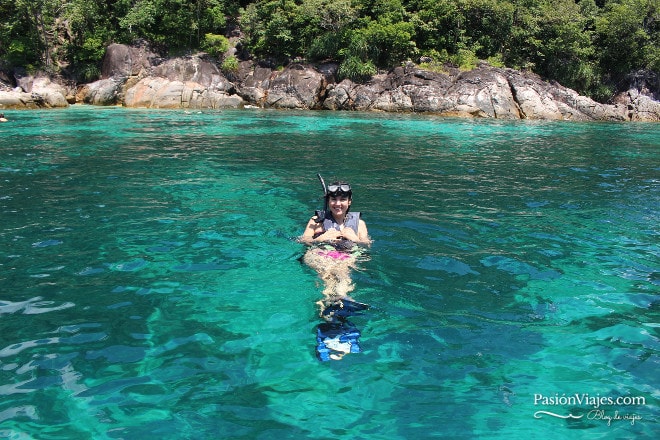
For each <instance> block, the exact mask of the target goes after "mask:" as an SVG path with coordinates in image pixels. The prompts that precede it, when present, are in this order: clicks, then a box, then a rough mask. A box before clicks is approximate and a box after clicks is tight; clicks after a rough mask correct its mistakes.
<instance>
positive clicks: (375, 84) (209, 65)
mask: <svg viewBox="0 0 660 440" xmlns="http://www.w3.org/2000/svg"><path fill="white" fill-rule="evenodd" d="M336 72H337V65H336V64H334V63H327V64H319V65H310V64H302V63H292V64H290V65H288V66H287V67H286V68H284V69H281V70H278V69H273V68H270V67H265V66H261V65H259V64H257V63H255V62H253V61H243V62H241V63H240V65H239V69H238V71H237V72H233V73H232V74H229V75H224V74H223V73H222V72H221V70H220V69H219V68H218V66H217V64H216V62H215V61H214V60H212V59H210V58H209V57H208V56H206V54H198V55H193V56H187V57H177V58H165V59H164V58H160V57H158V56H157V55H156V54H154V53H152V52H150V51H149V50H148V49H146V48H145V47H134V46H126V45H120V44H112V45H110V46H109V47H108V49H107V52H106V56H105V59H104V62H103V67H102V71H101V79H100V80H98V81H95V82H92V83H89V84H83V85H72V84H66V83H63V82H58V81H57V80H55V79H51V78H48V77H44V76H38V77H32V76H29V75H16V74H14V75H13V78H9V77H8V75H6V74H4V75H2V76H0V81H1V83H0V109H38V108H59V107H67V106H68V105H70V104H91V105H98V106H110V105H121V106H125V107H134V108H188V109H222V108H243V107H248V106H256V107H261V108H279V109H308V110H348V111H382V112H420V113H433V114H439V115H447V116H461V117H482V118H497V119H508V120H516V119H534V120H572V121H653V122H658V121H660V101H658V97H657V96H654V94H653V92H651V91H649V90H648V88H647V87H646V84H645V83H644V82H643V81H642V82H641V83H640V84H639V85H636V86H632V87H631V88H630V89H629V90H628V91H627V92H625V93H622V94H620V95H618V96H617V97H616V99H615V100H614V102H615V103H614V104H600V103H597V102H595V101H593V100H591V99H590V98H587V97H584V96H580V95H579V94H578V93H577V92H575V91H573V90H571V89H568V88H566V87H563V86H561V85H559V84H556V83H550V82H547V81H543V80H542V79H541V78H540V77H538V76H537V75H534V74H530V73H525V72H520V71H516V70H513V69H506V68H497V67H492V66H490V65H488V64H486V63H482V64H480V65H479V66H478V67H477V68H476V69H474V70H471V71H460V70H458V69H449V71H448V72H446V73H437V72H431V71H428V70H423V69H420V68H419V67H418V66H417V65H415V64H413V63H408V64H407V65H406V66H402V67H397V68H395V69H393V70H391V71H389V72H387V73H383V74H378V75H375V76H374V77H372V78H371V79H370V80H368V81H366V82H364V83H355V82H352V81H349V80H343V81H341V82H336V80H335V78H336Z"/></svg>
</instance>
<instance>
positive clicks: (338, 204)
mask: <svg viewBox="0 0 660 440" xmlns="http://www.w3.org/2000/svg"><path fill="white" fill-rule="evenodd" d="M328 205H329V206H330V210H331V211H332V215H334V216H335V217H336V216H342V215H346V213H347V212H348V208H349V207H350V206H351V199H349V198H348V196H342V195H337V196H330V198H329V200H328Z"/></svg>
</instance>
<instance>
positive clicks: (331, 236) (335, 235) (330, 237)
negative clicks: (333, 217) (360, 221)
mask: <svg viewBox="0 0 660 440" xmlns="http://www.w3.org/2000/svg"><path fill="white" fill-rule="evenodd" d="M351 232H352V231H351ZM354 234H355V233H354ZM342 238H345V234H344V232H343V231H338V230H336V229H334V228H332V229H328V230H327V231H325V232H324V233H323V234H321V235H319V236H318V237H316V241H335V240H341V239H342Z"/></svg>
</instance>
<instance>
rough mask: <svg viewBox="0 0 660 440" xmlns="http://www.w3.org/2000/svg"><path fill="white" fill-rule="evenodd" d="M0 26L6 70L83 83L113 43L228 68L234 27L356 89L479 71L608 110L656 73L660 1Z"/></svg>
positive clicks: (273, 9)
mask: <svg viewBox="0 0 660 440" xmlns="http://www.w3.org/2000/svg"><path fill="white" fill-rule="evenodd" d="M0 20H1V21H0V59H1V60H2V61H3V62H4V63H5V64H6V65H9V66H24V67H27V68H28V69H30V68H35V69H37V68H39V69H50V70H52V71H64V72H66V73H68V74H69V75H71V76H73V77H75V78H77V79H78V80H81V81H85V80H91V79H94V78H95V77H96V76H97V75H98V66H99V61H100V60H101V58H102V56H103V53H104V49H105V47H106V46H107V45H108V44H109V43H111V42H120V43H131V42H133V41H135V40H136V39H144V40H147V41H149V42H150V43H151V44H152V45H153V46H154V47H157V48H159V49H160V50H161V51H163V52H165V53H169V54H177V53H183V52H185V51H187V50H195V49H204V50H207V51H208V52H209V53H212V54H216V55H219V56H221V55H222V53H223V50H224V49H226V44H227V40H226V39H223V38H224V35H226V33H227V31H228V29H230V28H232V27H235V26H236V25H238V26H239V27H240V29H241V30H242V31H243V33H244V39H243V41H242V42H241V44H242V46H243V49H245V50H246V51H247V52H248V53H251V54H252V55H254V56H255V57H257V58H260V59H267V60H270V61H271V62H273V63H274V64H278V65H282V64H285V63H286V62H287V61H289V60H291V59H294V58H304V59H307V60H308V61H322V60H334V61H338V62H339V63H340V69H339V74H340V75H341V76H343V77H348V78H352V79H360V78H364V77H368V76H369V75H371V74H373V73H375V72H377V70H378V69H383V68H389V67H393V66H395V65H399V64H400V63H402V62H404V61H406V60H408V59H412V60H415V61H417V60H418V59H420V58H421V59H422V60H423V61H425V62H426V67H428V68H438V69H440V68H442V66H443V64H445V63H452V64H454V65H457V66H459V67H462V68H470V67H472V66H474V65H476V62H477V60H479V59H483V60H488V61H489V62H490V63H491V64H494V65H500V66H507V67H512V68H515V69H528V70H532V71H534V72H536V73H539V74H540V75H542V76H543V77H545V78H547V79H553V80H556V81H558V82H560V83H561V84H563V85H566V86H568V87H571V88H574V89H576V90H578V91H579V92H581V93H584V94H587V95H590V96H593V97H595V98H596V99H601V100H604V99H607V98H608V97H609V96H610V95H611V93H612V92H614V91H615V90H616V88H617V86H618V85H619V84H621V83H622V81H624V80H625V78H626V76H627V75H628V74H630V73H631V72H634V71H638V70H649V71H654V72H660V0H257V1H245V0H0ZM224 65H225V66H227V68H228V69H235V68H236V67H237V62H236V59H230V60H224Z"/></svg>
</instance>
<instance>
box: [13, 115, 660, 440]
mask: <svg viewBox="0 0 660 440" xmlns="http://www.w3.org/2000/svg"><path fill="white" fill-rule="evenodd" d="M6 115H7V116H8V117H9V118H10V122H8V123H5V124H0V142H1V146H0V161H1V162H0V220H1V221H0V283H1V284H0V286H1V287H0V396H1V398H0V438H10V439H30V438H34V439H183V438H186V439H218V438H230V439H271V438H292V439H300V438H310V439H312V438H313V439H411V438H448V439H473V438H488V439H529V438H536V437H538V438H548V437H551V438H556V439H582V438H584V439H587V438H588V439H594V438H607V439H610V438H616V439H630V438H657V437H656V436H657V434H658V432H660V409H659V408H658V399H659V398H660V380H659V377H660V374H659V373H660V368H659V367H660V358H659V354H660V343H659V338H660V329H659V327H660V313H659V311H660V297H659V296H658V294H659V292H660V259H659V248H660V244H659V243H660V241H659V240H658V234H659V231H658V220H659V218H660V212H659V211H660V210H659V206H660V203H659V201H660V196H659V190H660V125H657V124H584V123H553V122H499V121H489V120H460V119H446V118H438V117H433V116H415V115H380V114H359V113H332V112H323V113H319V112H305V113H303V112H276V111H262V110H255V111H247V110H245V111H218V112H184V111H156V110H127V109H122V108H89V107H74V108H70V109H67V110H61V111H30V112H9V113H7V112H6ZM317 172H320V173H322V174H323V176H324V177H325V179H326V181H331V180H333V177H340V178H342V179H346V180H348V181H350V182H351V183H352V185H353V187H354V201H353V210H355V211H361V212H363V213H364V216H363V218H364V220H365V221H366V222H367V225H368V227H369V232H370V234H371V236H372V238H373V239H374V245H373V246H372V248H371V250H370V259H369V260H368V261H364V262H362V263H361V264H360V267H359V270H357V271H356V272H355V273H354V274H353V280H354V282H355V286H356V289H355V291H354V292H353V296H354V298H355V299H356V300H358V301H362V302H366V303H369V304H370V305H371V308H370V309H369V310H368V311H366V312H365V313H364V314H362V315H361V316H355V317H353V318H352V319H351V321H352V322H353V323H354V324H355V325H356V326H357V327H358V328H359V329H360V331H361V333H362V336H361V346H362V352H361V353H356V354H350V355H347V356H346V357H344V359H343V360H341V361H330V362H320V361H318V360H317V359H316V357H315V354H314V347H315V343H316V339H315V338H316V335H315V329H316V326H317V325H318V324H319V323H320V318H319V316H318V310H317V306H316V305H315V302H316V301H317V300H319V299H320V296H321V293H320V292H321V290H322V285H321V284H320V282H319V280H318V278H317V276H316V274H315V273H314V272H313V271H312V270H311V269H309V268H308V267H306V266H304V265H302V264H301V263H300V262H299V260H298V259H299V257H300V256H301V255H302V254H303V252H304V247H303V246H302V245H301V244H299V243H298V242H296V240H295V237H296V236H298V235H299V234H300V233H301V232H302V230H303V227H304V225H305V223H306V221H307V220H308V219H309V216H310V215H311V213H312V212H313V210H314V209H318V208H320V207H321V206H322V202H321V200H320V198H319V197H320V194H321V187H320V185H319V182H318V180H317V179H316V173H317ZM621 398H624V400H616V399H621ZM595 399H598V400H599V401H600V400H601V399H613V403H612V404H609V405H608V404H605V403H604V404H603V405H596V404H595V403H594V400H595ZM596 407H597V408H596ZM548 413H552V414H554V415H552V414H548ZM566 417H568V418H566Z"/></svg>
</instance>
